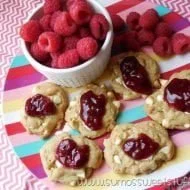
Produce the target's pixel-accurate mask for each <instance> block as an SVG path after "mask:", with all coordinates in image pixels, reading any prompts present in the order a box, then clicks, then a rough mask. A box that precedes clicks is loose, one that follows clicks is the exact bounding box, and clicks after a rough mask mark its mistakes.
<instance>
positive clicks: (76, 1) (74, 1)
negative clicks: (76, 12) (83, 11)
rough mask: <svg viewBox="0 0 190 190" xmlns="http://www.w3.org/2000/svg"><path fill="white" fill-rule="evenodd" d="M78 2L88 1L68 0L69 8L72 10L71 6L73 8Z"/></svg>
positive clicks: (67, 5)
mask: <svg viewBox="0 0 190 190" xmlns="http://www.w3.org/2000/svg"><path fill="white" fill-rule="evenodd" d="M78 2H85V3H86V0H67V1H66V7H67V10H70V8H71V7H72V6H73V5H74V4H75V3H78Z"/></svg>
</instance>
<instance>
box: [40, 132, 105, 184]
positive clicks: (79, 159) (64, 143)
mask: <svg viewBox="0 0 190 190" xmlns="http://www.w3.org/2000/svg"><path fill="white" fill-rule="evenodd" d="M40 157H41V161H42V164H43V167H44V170H45V172H46V173H47V175H48V178H49V179H50V180H52V181H54V182H59V183H63V184H66V185H70V186H75V185H79V184H80V183H82V181H84V180H85V179H87V178H89V177H90V176H91V174H92V172H93V170H94V169H97V168H99V167H100V165H101V163H102V161H103V153H102V151H101V150H100V148H99V146H98V145H96V143H95V142H94V141H92V140H89V139H87V138H85V137H82V136H79V135H78V136H71V135H69V134H68V133H62V134H60V135H56V136H54V137H53V138H51V139H50V140H49V141H48V142H47V143H46V144H45V145H44V146H43V147H42V149H41V150H40Z"/></svg>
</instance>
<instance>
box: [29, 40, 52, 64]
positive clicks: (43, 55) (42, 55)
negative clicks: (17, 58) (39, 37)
mask: <svg viewBox="0 0 190 190" xmlns="http://www.w3.org/2000/svg"><path fill="white" fill-rule="evenodd" d="M30 53H31V55H32V57H34V59H36V60H37V61H39V62H45V61H47V60H48V59H49V53H47V52H46V51H44V50H42V49H40V47H39V45H38V43H37V42H34V43H33V44H32V45H31V48H30Z"/></svg>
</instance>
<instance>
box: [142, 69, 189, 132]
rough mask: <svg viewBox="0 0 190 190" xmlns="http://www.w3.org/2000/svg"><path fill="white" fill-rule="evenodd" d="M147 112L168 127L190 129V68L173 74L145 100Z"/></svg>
mask: <svg viewBox="0 0 190 190" xmlns="http://www.w3.org/2000/svg"><path fill="white" fill-rule="evenodd" d="M145 110H146V112H147V114H148V115H149V116H150V117H151V118H152V119H153V120H155V121H157V122H158V123H160V124H162V126H164V127H165V128H168V129H182V130H184V129H190V70H185V71H182V72H179V73H175V74H173V75H172V76H171V77H170V79H169V81H167V82H166V83H165V84H164V86H163V88H162V89H160V90H158V91H157V92H155V93H153V94H152V95H151V96H149V97H148V98H147V99H146V101H145Z"/></svg>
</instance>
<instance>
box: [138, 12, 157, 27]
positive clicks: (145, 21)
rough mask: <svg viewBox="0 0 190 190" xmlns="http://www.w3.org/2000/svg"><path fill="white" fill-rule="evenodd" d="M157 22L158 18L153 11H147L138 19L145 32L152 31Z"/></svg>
mask: <svg viewBox="0 0 190 190" xmlns="http://www.w3.org/2000/svg"><path fill="white" fill-rule="evenodd" d="M158 22H159V16H158V13H157V12H156V11H155V10H154V9H148V10H147V11H146V12H145V13H144V14H142V15H141V17H140V19H139V24H140V26H141V27H143V28H145V29H147V30H152V29H154V28H155V26H156V25H157V24H158Z"/></svg>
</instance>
